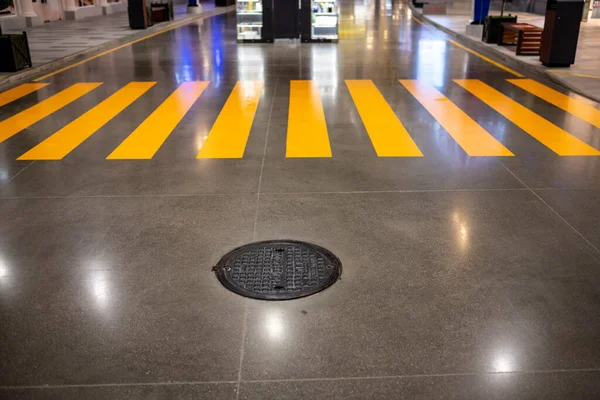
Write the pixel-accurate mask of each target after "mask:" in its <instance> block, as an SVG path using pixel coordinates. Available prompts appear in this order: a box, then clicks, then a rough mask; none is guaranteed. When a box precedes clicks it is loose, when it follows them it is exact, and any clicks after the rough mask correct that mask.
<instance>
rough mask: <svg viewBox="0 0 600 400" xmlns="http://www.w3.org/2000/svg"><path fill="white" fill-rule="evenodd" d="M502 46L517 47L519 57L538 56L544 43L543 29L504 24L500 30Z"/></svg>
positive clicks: (509, 23)
mask: <svg viewBox="0 0 600 400" xmlns="http://www.w3.org/2000/svg"><path fill="white" fill-rule="evenodd" d="M500 30H501V32H500V41H499V42H498V45H500V46H515V45H516V46H517V51H516V52H517V55H518V56H537V55H539V54H540V45H541V43H542V31H543V29H542V28H539V27H537V26H533V25H531V24H517V23H511V22H503V23H502V24H501V28H500Z"/></svg>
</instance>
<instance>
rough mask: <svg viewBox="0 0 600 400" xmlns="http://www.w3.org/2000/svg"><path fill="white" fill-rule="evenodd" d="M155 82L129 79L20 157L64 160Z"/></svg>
mask: <svg viewBox="0 0 600 400" xmlns="http://www.w3.org/2000/svg"><path fill="white" fill-rule="evenodd" d="M155 84H156V82H132V83H129V84H128V85H126V86H125V87H123V88H122V89H120V90H118V91H117V92H116V93H114V94H113V95H111V96H110V97H108V98H107V99H106V100H104V101H103V102H101V103H100V104H98V105H97V106H95V107H94V108H92V109H91V110H89V111H88V112H86V113H85V114H83V115H82V116H81V117H79V118H77V119H76V120H75V121H73V122H71V123H70V124H68V125H67V126H65V127H64V128H62V129H61V130H59V131H58V132H56V133H55V134H54V135H52V136H50V137H49V138H47V139H46V140H44V141H43V142H42V143H40V144H38V145H37V146H35V147H34V148H33V149H31V150H29V151H28V152H27V153H25V154H23V155H22V156H21V157H19V158H18V159H19V160H61V159H62V158H63V157H65V156H66V155H67V154H69V153H70V152H71V151H73V149H75V148H76V147H77V146H79V145H80V144H81V143H83V141H84V140H86V139H87V138H89V137H90V136H92V135H93V134H94V133H95V132H96V131H97V130H98V129H100V128H102V127H103V126H104V125H105V124H106V123H107V122H108V121H110V120H111V119H113V118H114V117H115V116H117V114H119V113H120V112H121V111H123V110H124V109H125V108H127V107H128V106H129V105H130V104H131V103H133V102H134V101H135V100H136V99H138V98H139V97H140V96H141V95H143V94H144V93H146V91H147V90H148V89H150V88H151V87H152V86H154V85H155Z"/></svg>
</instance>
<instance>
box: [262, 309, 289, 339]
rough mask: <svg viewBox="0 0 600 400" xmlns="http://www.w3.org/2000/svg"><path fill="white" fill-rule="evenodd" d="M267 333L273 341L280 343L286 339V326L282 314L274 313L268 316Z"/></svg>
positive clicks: (266, 322)
mask: <svg viewBox="0 0 600 400" xmlns="http://www.w3.org/2000/svg"><path fill="white" fill-rule="evenodd" d="M265 331H266V333H267V336H268V337H269V339H271V340H277V341H279V340H282V339H283V338H284V337H285V326H284V324H283V321H282V318H281V313H275V312H273V313H271V314H269V315H267V318H266V321H265Z"/></svg>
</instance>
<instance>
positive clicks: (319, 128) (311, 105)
mask: <svg viewBox="0 0 600 400" xmlns="http://www.w3.org/2000/svg"><path fill="white" fill-rule="evenodd" d="M285 156H286V157H288V158H302V157H306V158H309V157H331V146H330V144H329V135H328V133H327V124H326V123H325V113H324V111H323V103H322V102H321V94H320V92H319V87H318V86H317V85H316V83H314V82H313V81H290V106H289V116H288V129H287V142H286V150H285Z"/></svg>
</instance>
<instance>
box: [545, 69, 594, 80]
mask: <svg viewBox="0 0 600 400" xmlns="http://www.w3.org/2000/svg"><path fill="white" fill-rule="evenodd" d="M548 72H551V73H553V74H557V75H569V76H578V77H580V78H592V79H600V75H586V74H576V73H574V72H567V71H552V70H549V71H548Z"/></svg>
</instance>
